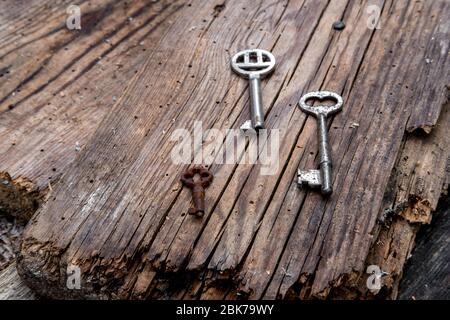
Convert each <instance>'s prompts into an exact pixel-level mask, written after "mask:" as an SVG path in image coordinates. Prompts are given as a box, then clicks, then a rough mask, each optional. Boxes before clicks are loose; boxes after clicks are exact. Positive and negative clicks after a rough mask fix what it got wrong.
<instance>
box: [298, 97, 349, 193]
mask: <svg viewBox="0 0 450 320" xmlns="http://www.w3.org/2000/svg"><path fill="white" fill-rule="evenodd" d="M329 98H331V99H333V100H335V101H336V104H335V105H332V106H326V105H320V106H310V105H308V104H306V101H307V100H310V99H319V100H324V99H329ZM298 104H299V106H300V109H302V111H304V112H306V113H307V114H310V115H312V116H314V117H315V118H316V119H317V121H318V124H317V133H318V138H319V165H320V171H319V170H308V171H302V170H298V184H299V186H306V185H307V186H309V187H321V190H322V194H323V195H329V194H331V193H332V192H333V187H332V186H331V185H332V182H331V180H332V179H331V155H330V146H329V144H328V136H327V117H328V116H330V115H332V114H335V113H337V112H339V111H341V109H342V104H343V100H342V97H341V96H340V95H338V94H336V93H334V92H329V91H317V92H310V93H307V94H305V95H304V96H303V97H302V98H301V99H300V101H299V103H298Z"/></svg>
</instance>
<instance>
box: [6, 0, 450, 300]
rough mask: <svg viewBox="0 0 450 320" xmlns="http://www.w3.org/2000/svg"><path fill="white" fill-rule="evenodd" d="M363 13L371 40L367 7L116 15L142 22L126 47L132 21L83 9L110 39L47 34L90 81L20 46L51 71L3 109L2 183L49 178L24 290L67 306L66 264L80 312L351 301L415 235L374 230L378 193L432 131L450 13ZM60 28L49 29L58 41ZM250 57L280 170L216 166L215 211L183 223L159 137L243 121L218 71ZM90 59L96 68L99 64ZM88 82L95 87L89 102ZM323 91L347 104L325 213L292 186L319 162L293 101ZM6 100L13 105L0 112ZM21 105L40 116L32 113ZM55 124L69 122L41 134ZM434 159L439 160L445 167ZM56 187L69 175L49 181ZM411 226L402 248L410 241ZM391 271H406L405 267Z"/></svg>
mask: <svg viewBox="0 0 450 320" xmlns="http://www.w3.org/2000/svg"><path fill="white" fill-rule="evenodd" d="M141 4H142V9H139V6H140V5H141ZM371 4H376V5H378V6H379V7H380V8H382V17H381V21H382V24H381V26H382V29H381V30H373V29H369V28H368V27H367V20H368V17H367V15H366V13H365V12H366V11H365V10H366V8H367V5H368V2H355V1H331V2H327V1H307V0H305V1H302V0H298V1H288V2H285V3H283V2H280V3H274V2H272V1H262V2H261V3H260V4H259V5H258V6H255V5H254V1H239V2H238V1H227V2H225V3H222V2H219V1H213V2H211V1H208V2H206V1H205V2H202V1H198V2H195V3H192V4H190V5H187V4H185V3H178V2H176V3H171V4H170V5H169V4H165V3H164V2H163V3H158V4H155V5H146V4H143V3H141V2H138V3H137V4H136V3H133V5H131V6H130V7H128V9H126V10H129V11H136V12H139V16H140V15H143V16H145V17H148V19H149V20H150V22H149V23H145V19H142V20H140V19H137V18H136V19H133V21H136V22H135V23H138V24H139V27H138V28H137V30H136V31H135V32H134V31H133V30H134V27H133V24H122V22H123V21H124V20H123V18H124V16H123V14H121V13H122V11H121V10H122V9H121V8H122V3H119V4H114V3H111V4H105V3H103V2H98V3H96V5H98V10H93V11H90V10H88V12H94V13H93V14H92V17H93V18H92V19H93V21H96V18H95V17H101V19H100V25H102V26H103V27H104V28H105V29H103V28H100V29H96V28H94V27H92V30H89V29H88V34H87V35H86V36H85V37H73V35H71V34H70V33H67V31H66V30H64V28H62V29H61V30H60V31H55V36H54V37H55V38H58V37H61V38H62V39H66V40H67V39H69V40H71V41H75V43H74V48H75V49H76V50H75V51H77V50H82V49H81V48H85V50H87V52H88V53H87V54H85V55H83V57H84V58H83V59H86V61H85V60H83V59H80V60H79V61H78V60H77V59H75V61H76V64H78V63H79V64H80V67H82V70H86V71H83V72H81V73H77V70H78V69H77V68H75V72H74V73H75V74H79V77H76V76H75V75H72V71H71V70H70V68H71V67H72V65H71V64H70V62H68V61H71V60H70V59H67V58H62V57H57V56H53V55H51V54H49V53H48V52H47V51H46V50H44V48H41V47H39V46H38V44H40V43H41V42H39V41H36V46H37V48H30V47H28V50H31V51H34V50H38V51H37V52H42V54H43V55H44V56H46V57H47V56H48V57H49V59H50V60H49V61H53V65H52V66H51V68H48V71H46V72H43V71H41V69H33V70H35V71H36V72H37V74H38V75H39V76H37V77H36V78H35V79H31V81H30V82H29V85H28V86H29V88H28V89H26V90H28V91H25V93H23V94H24V95H25V96H24V97H23V98H24V100H23V101H22V102H20V99H19V100H15V99H18V98H17V97H16V98H14V97H12V96H10V95H9V94H6V95H5V97H7V98H6V100H4V102H5V103H3V104H2V105H0V108H4V110H5V111H6V112H5V113H4V114H5V115H6V117H5V118H4V119H5V120H3V121H4V122H3V123H2V125H3V127H2V129H3V130H2V131H1V134H2V135H4V136H5V137H7V139H4V140H3V141H2V142H0V146H1V148H4V149H1V150H2V151H3V150H5V151H6V152H8V153H9V156H8V157H7V156H4V159H2V158H0V160H1V161H0V163H1V164H2V166H3V167H0V168H1V169H2V170H5V171H7V172H9V173H11V175H12V176H13V177H16V176H19V175H23V176H26V177H29V178H30V179H31V180H33V181H34V182H36V184H37V185H38V186H39V187H40V188H41V189H42V188H45V187H48V181H51V185H50V186H51V189H52V191H51V192H49V193H47V198H48V202H47V203H45V204H43V206H42V207H41V208H40V209H39V210H38V212H37V215H36V216H34V217H33V219H32V220H31V222H30V224H29V226H28V228H27V231H26V233H25V237H24V243H23V246H22V250H21V253H20V257H19V263H18V265H19V270H20V273H21V275H22V276H23V277H24V278H25V280H26V281H27V283H28V284H29V285H30V286H31V287H33V288H34V289H35V290H37V291H38V292H39V293H40V294H42V295H45V296H51V297H70V296H73V294H74V293H73V292H70V291H68V290H66V288H65V285H64V284H65V281H64V280H65V276H66V274H65V272H64V270H65V266H66V265H67V264H77V265H79V266H80V267H81V269H82V275H83V281H84V282H83V290H82V291H81V292H77V294H81V295H84V296H87V297H102V298H103V297H112V298H115V297H120V298H130V297H131V298H148V297H161V298H198V297H201V298H236V297H238V296H245V297H250V298H260V297H266V298H275V297H298V296H300V297H302V298H310V297H327V296H330V297H333V296H338V294H337V290H338V289H339V288H341V287H342V288H349V289H352V288H353V287H352V286H351V285H350V283H351V281H349V279H348V278H350V280H352V278H358V277H361V276H362V275H363V274H364V270H365V266H366V263H367V261H368V256H370V254H371V251H372V250H374V249H373V246H374V243H376V240H377V235H379V236H380V237H386V239H400V240H401V239H402V238H403V237H402V235H403V234H404V232H406V231H405V230H407V229H405V228H411V224H410V223H409V222H408V221H406V220H400V221H401V225H400V224H398V225H397V224H393V225H392V227H391V228H389V229H388V232H387V233H386V234H382V233H381V232H379V224H378V222H377V220H379V218H380V212H383V209H384V207H383V206H384V205H385V204H386V203H387V202H386V200H384V201H383V195H384V194H385V191H386V188H387V187H388V185H389V176H390V173H391V170H392V169H393V168H394V167H395V166H396V165H397V162H396V159H397V158H398V154H400V153H401V152H402V150H403V148H404V144H403V138H404V132H405V131H408V130H409V131H414V129H417V128H421V129H424V131H426V132H431V133H432V132H433V127H434V126H435V124H436V121H437V119H438V116H439V115H440V113H441V107H442V105H443V102H444V100H445V99H444V98H445V84H447V83H446V81H447V79H448V70H449V69H450V68H449V65H448V31H446V30H448V23H447V22H446V21H445V19H441V17H442V16H443V15H444V16H445V13H446V12H448V11H449V7H448V3H447V2H446V1H443V0H442V1H433V2H424V3H422V2H414V3H410V2H408V1H383V0H379V1H375V2H373V3H372V2H371ZM85 5H86V6H87V4H85ZM63 7H64V5H61V7H60V8H63ZM86 8H87V7H86ZM421 12H425V13H426V14H420V13H421ZM57 16H58V18H56V17H55V18H54V19H55V20H54V21H53V20H52V19H50V21H51V23H49V24H48V25H49V27H48V28H49V30H58V26H60V23H61V20H60V18H59V17H60V16H61V15H57ZM125 19H126V18H125ZM340 19H344V20H345V21H346V25H347V27H346V29H345V30H344V31H342V32H337V31H335V30H333V29H332V28H331V25H332V23H333V22H334V21H336V20H340ZM52 21H53V22H52ZM411 21H414V23H410V22H411ZM152 24H155V26H154V29H152V27H151V25H152ZM111 25H113V26H116V27H117V28H118V30H119V31H110V32H113V35H114V36H117V37H118V38H119V39H122V38H120V36H119V33H120V32H122V31H123V33H124V34H125V37H124V38H123V40H122V41H120V40H118V42H119V44H118V45H112V46H111V44H108V45H106V44H104V41H103V40H104V38H105V36H107V35H108V31H106V28H108V26H111ZM52 28H54V29H52ZM446 28H447V29H446ZM399 30H401V32H400V31H399ZM52 37H53V35H52V34H50V38H52ZM72 37H73V39H72ZM44 39H47V38H46V37H45V38H44ZM132 39H133V40H132ZM137 40H139V41H137ZM47 41H48V42H49V43H51V42H52V40H50V39H47ZM85 41H86V42H87V43H86V42H85ZM141 41H144V42H145V47H146V48H147V51H146V52H143V51H142V50H141V47H140V45H139V43H140V42H141ZM113 42H114V41H113ZM88 43H91V44H94V45H95V46H94V49H88V48H90V47H89V44H88ZM106 43H107V42H106ZM133 43H134V45H136V47H133V45H132V44H133ZM75 44H76V45H75ZM83 46H84V47H83ZM103 46H105V48H103ZM109 46H111V50H110V49H108V48H109ZM248 46H250V47H253V46H259V47H262V48H265V49H270V50H272V51H273V52H274V54H275V56H276V57H277V58H278V68H277V70H276V72H275V73H274V74H273V75H272V76H271V77H270V78H269V79H268V80H267V81H264V83H263V85H264V97H263V99H264V101H265V103H266V104H265V106H266V123H267V125H268V127H270V128H279V129H280V138H281V144H280V145H281V150H280V168H279V170H278V171H277V172H276V174H275V175H272V176H261V175H260V171H259V169H260V166H258V165H257V166H250V165H217V164H212V165H211V166H210V169H211V170H212V171H213V172H214V174H215V176H216V178H215V181H214V183H213V185H212V186H211V187H210V188H208V191H207V204H208V207H207V210H208V214H207V215H206V216H205V217H204V219H203V220H196V219H193V217H190V216H188V215H186V211H187V209H188V206H189V201H190V192H189V190H185V189H181V185H180V184H179V182H178V177H179V174H180V173H181V171H182V170H183V169H184V168H185V166H182V165H174V164H172V163H171V162H170V160H169V159H170V156H169V155H170V151H171V148H172V147H173V145H174V143H173V142H171V141H169V137H170V134H171V133H172V132H173V130H174V129H176V128H179V127H182V128H187V129H189V130H192V126H193V123H194V121H196V120H202V121H203V126H204V127H205V128H210V127H215V128H221V129H226V128H230V127H232V128H237V127H238V126H239V124H240V123H241V122H242V120H244V119H246V118H247V117H248V108H247V106H246V104H247V103H248V101H247V100H248V99H247V95H246V83H245V81H242V80H241V79H240V78H238V77H236V76H235V75H233V74H232V72H231V71H230V69H229V66H228V62H229V58H230V56H231V54H232V53H234V52H235V51H238V50H240V49H243V48H245V47H248ZM10 47H11V48H12V49H13V48H14V45H13V44H10ZM25 48H26V46H25ZM62 48H63V47H62V46H59V47H57V50H58V51H59V50H60V51H62V50H63V49H62ZM77 48H78V49H77ZM18 50H21V49H18ZM23 50H25V49H23ZM39 50H40V51H39ZM92 50H98V51H99V52H102V53H103V54H105V58H104V59H102V60H100V61H97V60H95V59H93V58H94V56H96V54H94V51H92ZM128 53H129V54H128ZM12 54H13V53H11V54H9V58H8V59H10V60H8V61H11V62H13V61H14V59H13V56H12ZM74 56H75V57H76V54H75V55H74V53H71V55H70V57H72V59H73V58H74ZM7 57H8V55H7ZM427 59H428V60H429V61H432V62H429V63H428V62H427V61H428V60H427ZM5 61H7V60H5ZM24 61H25V60H24ZM103 61H107V62H106V63H105V64H103V63H102V62H103ZM25 62H26V61H25ZM25 62H24V63H23V64H24V65H26V63H25ZM68 63H69V64H68ZM116 64H119V65H122V67H121V68H119V69H120V71H118V70H117V69H116V68H115V67H116ZM68 65H70V67H67V66H68ZM61 66H65V67H62V69H61ZM83 66H84V67H83ZM58 67H59V68H60V69H58ZM83 68H84V69H83ZM97 68H98V69H99V70H98V69H97ZM21 70H22V72H23V74H26V73H27V72H29V71H28V70H27V68H23V69H21ZM42 70H44V69H42ZM58 70H60V71H58ZM135 71H137V73H135ZM47 72H49V73H55V72H56V75H57V79H61V80H60V81H54V84H53V85H49V86H44V87H42V88H41V87H40V84H42V83H45V82H46V81H47V80H48V79H49V77H50V79H51V75H49V74H47ZM58 72H60V73H61V74H60V75H58ZM32 73H33V72H32ZM28 74H29V73H28ZM40 75H42V78H41V77H40ZM115 75H117V77H118V78H115ZM66 77H67V79H66ZM22 78H24V77H22ZM110 78H112V80H110ZM17 79H19V80H20V77H18V78H17ZM17 79H16V78H14V79H13V80H11V81H19V80H17ZM64 79H66V80H67V81H62V80H64ZM105 79H106V81H104V80H105ZM117 79H119V80H117ZM110 81H111V82H110ZM92 84H97V88H96V90H92V92H91V91H90V90H89V89H90V88H91V87H92ZM9 85H11V87H12V88H14V86H15V84H14V83H11V84H9ZM25 87H27V86H25ZM61 87H63V88H64V89H63V90H62V93H61ZM33 88H34V89H33ZM36 88H39V90H36ZM84 88H87V90H85V89H84ZM320 88H322V89H327V90H332V91H336V92H339V93H340V94H342V96H343V97H344V100H345V105H344V109H343V112H342V113H341V114H340V115H338V116H336V117H335V118H334V120H333V122H332V123H331V124H330V137H331V144H332V146H333V150H332V153H333V160H334V163H335V170H334V172H335V181H334V185H335V193H334V194H333V196H332V197H331V198H330V199H328V200H324V199H323V198H322V197H321V196H320V195H319V194H316V193H312V192H305V191H302V190H299V189H298V188H297V186H296V184H295V173H296V169H297V167H299V166H301V167H311V166H313V165H314V163H315V157H316V155H315V151H316V142H315V121H314V120H313V119H310V118H308V117H306V116H305V114H303V113H302V112H301V111H300V110H299V109H298V108H297V107H296V102H297V101H298V99H299V98H300V96H301V95H302V93H304V92H306V91H309V90H317V89H320ZM424 88H425V90H424ZM24 90H25V89H24ZM35 91H36V92H35ZM85 91H86V92H85ZM5 92H6V93H7V92H8V91H5ZM52 92H55V93H56V95H55V96H53V95H52V94H51V93H52ZM78 92H83V94H79V93H78ZM112 92H114V93H113V94H114V95H115V94H117V96H116V99H115V100H116V101H114V100H113V98H112V97H111V94H112ZM27 94H31V95H30V96H29V97H28V96H27ZM69 97H70V99H75V100H73V101H74V102H71V100H69V99H68V98H69ZM95 98H97V99H95ZM48 102H50V105H48ZM216 102H218V103H216ZM425 102H426V103H425ZM10 103H11V104H13V105H17V106H16V107H13V108H12V110H9V109H8V108H7V107H6V105H7V104H10ZM97 104H100V105H99V106H97ZM27 105H30V106H32V108H35V109H32V111H30V112H27V110H26V109H25V106H27ZM54 105H58V106H60V108H58V109H57V110H54V109H52V106H54ZM94 106H96V107H95V109H94ZM52 112H56V115H57V116H58V117H59V118H58V119H60V120H62V121H58V123H57V124H54V125H49V122H48V121H53V119H54V116H53V113H52ZM67 112H69V116H68V117H66V115H65V114H66V113H67ZM34 114H37V115H38V116H36V117H34V116H33V115H34ZM104 116H105V118H104V119H103V117H104ZM49 118H52V120H48V121H47V120H45V119H49ZM67 119H69V121H64V120H67ZM101 119H103V120H101ZM78 121H79V122H78ZM100 121H101V122H100ZM19 124H20V125H19ZM80 124H81V125H80ZM97 125H98V128H97ZM96 128H97V129H96ZM11 133H14V135H11ZM30 133H31V134H30ZM29 136H31V137H32V139H31V140H30V139H29V138H28V137H29ZM11 137H15V138H14V139H15V140H14V139H13V138H11ZM13 140H14V141H13ZM16 140H17V141H16ZM77 141H78V145H81V146H82V147H83V148H81V150H79V152H77V150H78V149H79V148H77V147H76V146H77ZM57 142H61V143H59V144H56V145H55V143H57ZM13 143H14V145H13ZM41 150H44V151H41ZM410 150H413V149H410ZM429 150H431V149H430V148H429V146H426V147H424V151H429ZM434 151H436V152H438V155H437V157H436V159H441V158H442V155H443V154H444V152H445V151H444V150H440V149H437V150H434V149H433V152H434ZM409 152H411V151H409ZM4 154H5V153H4ZM430 163H433V162H430ZM428 164H429V163H428ZM53 168H55V169H56V171H54V170H53ZM408 168H409V167H408ZM441 169H442V168H441V167H439V170H437V171H436V175H437V176H439V177H442V174H443V173H442V170H441ZM408 170H409V169H408ZM55 172H56V173H55ZM58 173H61V174H63V176H62V178H61V179H60V180H59V181H58V182H57V183H56V181H55V177H59V174H58ZM440 174H441V175H440ZM50 175H51V179H49V177H50ZM402 185H404V186H412V184H410V183H409V181H404V182H403V183H402ZM431 185H432V183H431V181H429V180H427V184H426V186H427V188H428V187H429V186H431ZM436 189H439V188H438V187H436ZM441 189H442V188H441ZM441 189H439V190H436V191H437V197H438V196H439V194H440V192H441ZM410 190H413V188H411V189H408V191H407V192H405V194H404V195H405V196H406V197H408V195H409V194H412V191H411V192H410ZM399 194H400V193H399ZM433 199H434V198H433ZM394 201H395V200H394ZM433 201H434V200H433ZM431 203H434V202H430V204H431ZM430 210H432V205H430ZM403 225H404V226H405V228H402V226H403ZM413 229H414V228H413ZM413 229H412V230H411V231H410V233H409V234H408V235H409V236H408V237H407V239H413V238H414V235H415V233H416V230H413ZM408 241H409V240H408ZM371 248H372V249H371ZM402 248H405V246H402ZM408 250H409V248H406V249H402V255H403V256H407V252H408ZM375 251H376V250H375ZM399 261H403V262H401V263H399V266H403V263H404V261H405V259H404V260H399ZM37 270H39V271H40V273H39V274H38V273H36V272H34V271H37ZM175 272H178V273H175ZM88 280H89V282H88ZM92 284H95V286H92ZM176 284H180V285H179V287H177V286H176ZM99 288H101V290H99ZM352 290H355V289H354V288H353V289H352ZM391 290H393V289H391ZM341 296H343V297H348V295H347V293H346V294H342V295H341Z"/></svg>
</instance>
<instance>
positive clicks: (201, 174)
mask: <svg viewBox="0 0 450 320" xmlns="http://www.w3.org/2000/svg"><path fill="white" fill-rule="evenodd" d="M196 176H197V177H198V179H195V178H196ZM180 180H181V182H182V183H183V184H184V185H185V186H186V187H188V188H189V189H191V191H192V199H193V206H192V207H191V208H189V214H193V215H196V216H199V217H202V216H203V214H204V213H205V188H207V187H208V186H209V185H210V184H211V182H212V180H213V174H212V173H211V172H210V171H209V170H208V169H205V168H203V167H193V168H190V169H187V170H186V171H185V172H184V173H183V174H182V175H181V179H180Z"/></svg>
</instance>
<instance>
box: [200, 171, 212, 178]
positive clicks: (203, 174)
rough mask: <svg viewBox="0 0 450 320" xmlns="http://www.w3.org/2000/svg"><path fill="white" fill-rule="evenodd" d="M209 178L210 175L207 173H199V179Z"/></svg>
mask: <svg viewBox="0 0 450 320" xmlns="http://www.w3.org/2000/svg"><path fill="white" fill-rule="evenodd" d="M210 176H211V174H210V173H209V172H202V173H200V177H202V178H209V177H210Z"/></svg>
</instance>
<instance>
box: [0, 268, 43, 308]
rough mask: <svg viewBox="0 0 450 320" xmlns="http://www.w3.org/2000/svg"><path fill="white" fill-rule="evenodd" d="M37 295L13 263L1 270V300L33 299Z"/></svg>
mask: <svg viewBox="0 0 450 320" xmlns="http://www.w3.org/2000/svg"><path fill="white" fill-rule="evenodd" d="M36 298H37V297H36V295H35V294H34V293H33V292H32V291H31V290H30V289H29V288H28V287H27V286H26V285H24V283H23V281H22V279H20V277H19V275H18V274H17V271H16V264H15V263H12V264H10V265H9V266H8V267H7V268H5V269H3V270H1V271H0V300H32V299H36Z"/></svg>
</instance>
